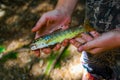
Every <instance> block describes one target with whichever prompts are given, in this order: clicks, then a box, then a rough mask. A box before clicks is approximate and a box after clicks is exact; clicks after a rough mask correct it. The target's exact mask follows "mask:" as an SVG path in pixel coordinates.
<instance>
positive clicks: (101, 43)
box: [71, 30, 120, 54]
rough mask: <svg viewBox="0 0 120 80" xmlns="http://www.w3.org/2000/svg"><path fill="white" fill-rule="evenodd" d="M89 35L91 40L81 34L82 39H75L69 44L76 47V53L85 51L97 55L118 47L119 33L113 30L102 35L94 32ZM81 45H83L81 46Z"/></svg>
mask: <svg viewBox="0 0 120 80" xmlns="http://www.w3.org/2000/svg"><path fill="white" fill-rule="evenodd" d="M91 35H92V36H93V38H92V37H91V36H89V35H87V34H82V38H76V39H75V40H72V41H71V42H72V44H74V45H75V46H77V47H78V51H83V50H85V51H87V52H89V53H91V54H97V53H100V52H104V51H107V50H110V49H113V48H117V47H120V31H115V30H114V31H110V32H107V33H104V34H102V35H100V34H99V33H97V32H95V31H92V32H91ZM99 35H100V36H99ZM78 43H79V45H78ZM81 43H85V44H83V45H82V44H81Z"/></svg>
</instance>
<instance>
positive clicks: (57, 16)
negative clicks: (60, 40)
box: [32, 9, 71, 55]
mask: <svg viewBox="0 0 120 80" xmlns="http://www.w3.org/2000/svg"><path fill="white" fill-rule="evenodd" d="M70 21H71V16H70V15H66V13H65V12H64V11H61V10H57V9H55V10H53V11H49V12H47V13H45V14H43V15H42V16H41V18H40V19H39V21H38V22H37V24H36V25H35V27H34V28H33V29H32V31H33V32H36V36H35V39H36V38H39V37H41V36H43V35H46V34H49V33H52V32H54V31H56V30H58V29H62V30H65V29H67V28H68V26H69V24H70ZM60 46H61V45H60V44H57V45H56V47H55V48H54V50H58V49H59V48H60ZM42 51H43V52H45V53H47V54H48V53H50V52H51V48H44V49H42ZM36 53H37V55H40V54H39V50H37V51H36Z"/></svg>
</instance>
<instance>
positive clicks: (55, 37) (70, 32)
mask: <svg viewBox="0 0 120 80" xmlns="http://www.w3.org/2000/svg"><path fill="white" fill-rule="evenodd" d="M82 32H85V28H83V26H79V27H71V28H69V29H67V30H64V31H58V32H54V33H51V34H48V35H45V36H42V37H40V38H38V39H36V40H35V41H33V43H32V44H31V50H37V49H39V48H45V47H48V46H51V45H55V44H57V43H61V42H62V41H63V40H65V39H71V38H74V37H76V36H77V35H78V34H80V33H82Z"/></svg>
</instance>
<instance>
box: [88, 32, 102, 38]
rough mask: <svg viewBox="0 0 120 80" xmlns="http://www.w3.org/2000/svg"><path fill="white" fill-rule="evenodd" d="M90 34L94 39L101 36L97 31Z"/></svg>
mask: <svg viewBox="0 0 120 80" xmlns="http://www.w3.org/2000/svg"><path fill="white" fill-rule="evenodd" d="M90 34H91V35H92V36H93V37H94V38H97V37H98V36H100V34H99V33H98V32H97V31H91V32H90Z"/></svg>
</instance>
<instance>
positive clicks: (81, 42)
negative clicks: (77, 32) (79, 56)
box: [75, 37, 86, 45]
mask: <svg viewBox="0 0 120 80" xmlns="http://www.w3.org/2000/svg"><path fill="white" fill-rule="evenodd" d="M75 40H76V41H78V42H79V43H80V44H81V45H82V44H84V43H86V40H85V39H83V38H80V37H77V38H75Z"/></svg>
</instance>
